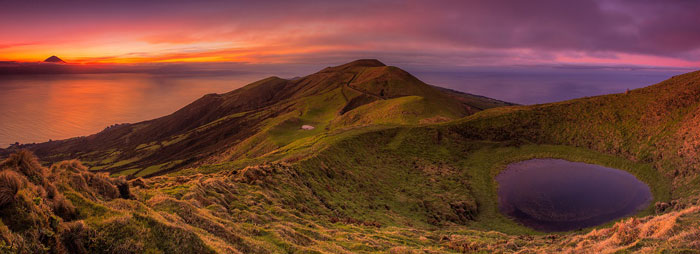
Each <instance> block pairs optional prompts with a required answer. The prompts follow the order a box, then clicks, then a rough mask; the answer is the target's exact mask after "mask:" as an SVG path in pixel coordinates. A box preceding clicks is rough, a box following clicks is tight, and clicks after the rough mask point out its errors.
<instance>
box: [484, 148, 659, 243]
mask: <svg viewBox="0 0 700 254" xmlns="http://www.w3.org/2000/svg"><path fill="white" fill-rule="evenodd" d="M496 181H498V185H499V188H498V201H499V209H500V211H501V212H502V213H504V214H506V215H508V216H510V217H512V218H514V219H515V220H517V221H518V222H520V223H522V224H524V225H526V226H528V227H531V228H534V229H537V230H541V231H567V230H574V229H579V228H586V227H591V226H595V225H599V224H602V223H605V222H608V221H611V220H614V219H617V218H620V217H624V216H627V215H631V214H633V213H635V212H636V211H638V210H639V209H641V208H644V207H646V206H648V205H649V202H650V201H651V191H650V190H649V187H648V186H647V185H646V184H644V183H642V182H640V181H639V180H637V178H635V177H634V176H633V175H631V174H630V173H627V172H625V171H622V170H618V169H612V168H606V167H603V166H598V165H593V164H586V163H580V162H569V161H565V160H558V159H533V160H527V161H522V162H517V163H513V164H510V165H508V167H507V168H506V169H505V170H504V171H503V172H501V173H500V174H499V175H498V176H497V177H496Z"/></svg>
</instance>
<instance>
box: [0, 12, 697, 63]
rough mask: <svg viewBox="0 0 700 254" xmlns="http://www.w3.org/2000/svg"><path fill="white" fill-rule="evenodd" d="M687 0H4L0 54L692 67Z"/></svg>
mask: <svg viewBox="0 0 700 254" xmlns="http://www.w3.org/2000/svg"><path fill="white" fill-rule="evenodd" d="M685 5H687V6H683V5H681V4H678V5H677V6H674V5H664V6H657V5H654V4H653V3H652V4H649V3H644V4H642V3H638V4H629V3H626V2H624V1H616V0H609V1H604V0H600V1H580V2H578V1H577V2H576V3H566V4H564V3H561V1H534V2H532V3H529V4H528V5H525V6H524V5H522V4H521V3H520V2H518V1H512V2H509V3H507V1H506V2H498V3H488V2H480V3H479V2H468V3H465V2H464V1H435V2H433V1H397V2H392V1H388V2H377V1H359V2H354V3H352V4H350V3H346V2H341V1H337V2H334V1H328V2H321V3H319V2H303V1H301V2H296V1H284V2H266V3H256V4H252V3H234V2H226V1H198V2H196V3H192V2H186V1H148V2H145V3H144V2H143V1H128V0H127V1H81V0H76V1H70V2H63V1H31V2H30V1H25V2H15V3H9V2H2V3H0V9H3V10H4V11H3V15H2V16H0V34H2V35H4V36H2V37H0V61H26V62H36V61H41V60H43V59H45V58H47V57H48V56H51V55H57V56H59V57H61V58H62V59H64V60H65V61H67V62H69V63H81V64H89V63H148V62H252V63H289V62H310V61H334V62H338V61H344V60H348V59H353V58H360V57H371V58H380V59H384V60H385V61H388V62H418V61H420V62H423V63H433V64H436V65H455V66H462V65H465V66H470V65H504V64H508V65H513V64H552V63H554V64H605V65H645V66H671V67H690V68H694V67H698V66H700V43H699V42H700V41H699V40H700V32H699V30H698V29H697V24H698V23H700V19H699V18H698V17H697V16H700V15H696V14H697V13H700V12H695V11H700V8H698V6H700V5H698V4H693V3H685ZM524 8H527V9H524ZM660 8H661V9H660ZM652 10H659V11H655V12H651V11H652ZM661 10H663V11H661ZM669 18H673V22H669V21H668V19H669Z"/></svg>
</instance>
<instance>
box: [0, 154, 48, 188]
mask: <svg viewBox="0 0 700 254" xmlns="http://www.w3.org/2000/svg"><path fill="white" fill-rule="evenodd" d="M7 167H9V168H16V169H17V171H19V172H20V173H22V174H24V175H25V176H27V178H29V179H30V180H31V181H32V182H35V183H41V182H42V180H43V179H44V176H45V175H46V173H45V172H44V170H45V169H44V167H42V166H41V164H39V161H38V160H37V158H36V156H34V154H33V153H32V152H30V151H29V150H26V149H22V150H19V151H17V152H16V153H13V154H11V155H10V157H9V158H7V159H6V160H5V161H4V162H3V163H2V166H0V168H7Z"/></svg>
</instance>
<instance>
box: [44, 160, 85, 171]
mask: <svg viewBox="0 0 700 254" xmlns="http://www.w3.org/2000/svg"><path fill="white" fill-rule="evenodd" d="M60 171H70V172H73V173H80V172H84V171H87V168H86V167H85V166H83V164H82V163H81V162H80V161H79V160H68V161H61V162H59V163H55V164H53V165H51V172H53V173H60Z"/></svg>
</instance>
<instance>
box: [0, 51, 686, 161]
mask: <svg viewBox="0 0 700 254" xmlns="http://www.w3.org/2000/svg"><path fill="white" fill-rule="evenodd" d="M397 66H399V67H402V68H403V66H401V65H400V64H397ZM321 68H322V67H320V68H318V69H319V70H320V69H321ZM405 69H406V70H408V71H409V72H411V73H412V74H414V75H415V76H416V77H418V78H419V79H421V80H423V81H425V82H426V83H428V84H432V85H437V86H442V87H447V88H451V89H454V90H458V91H463V92H468V93H472V94H477V95H482V96H487V97H491V98H495V99H499V100H504V101H508V102H514V103H518V104H537V103H548V102H555V101H561V100H567V99H573V98H579V97H585V96H595V95H601V94H609V93H620V92H624V91H625V90H626V89H628V88H629V89H634V88H639V87H644V86H648V85H651V84H654V83H657V82H660V81H662V80H665V79H667V78H669V77H671V76H673V75H677V74H680V73H684V72H688V71H689V70H658V69H637V70H626V69H625V70H620V69H613V70H610V69H557V68H466V69H459V70H450V71H426V70H424V69H423V70H422V69H420V68H411V67H410V66H409V67H405ZM297 72H298V75H296V73H297ZM280 73H285V74H284V75H280ZM275 74H277V75H278V76H282V77H287V78H290V77H294V76H303V75H306V74H308V70H304V71H299V70H295V71H289V70H284V68H279V69H277V68H275V69H265V70H261V71H260V72H251V73H231V74H221V73H217V74H210V73H208V74H194V73H186V74H57V75H46V74H45V75H0V147H7V146H9V145H10V144H12V143H14V142H20V143H32V142H45V141H48V140H49V139H53V140H59V139H66V138H71V137H76V136H86V135H90V134H94V133H97V132H99V131H101V130H103V129H105V128H106V127H107V126H110V125H113V124H118V123H135V122H140V121H145V120H150V119H153V118H157V117H161V116H164V115H167V114H170V113H172V112H175V111H176V110H177V109H179V108H181V107H183V106H185V105H187V104H188V103H190V102H192V101H194V100H196V99H198V98H200V97H202V96H203V95H205V94H208V93H224V92H228V91H231V90H234V89H237V88H239V87H242V86H244V85H246V84H248V83H251V82H254V81H257V80H259V79H262V78H265V77H269V76H272V75H275Z"/></svg>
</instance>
